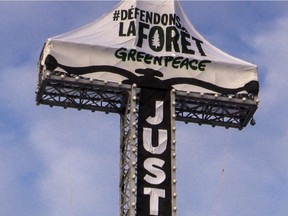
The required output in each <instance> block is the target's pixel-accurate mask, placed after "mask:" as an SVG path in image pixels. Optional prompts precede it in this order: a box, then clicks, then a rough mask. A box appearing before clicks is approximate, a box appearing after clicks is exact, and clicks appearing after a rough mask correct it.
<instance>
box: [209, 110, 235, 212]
mask: <svg viewBox="0 0 288 216" xmlns="http://www.w3.org/2000/svg"><path fill="white" fill-rule="evenodd" d="M234 117H235V113H234V114H233V118H234ZM231 133H232V132H231V131H229V132H228V136H225V137H226V138H225V142H226V147H225V150H224V151H225V152H224V159H223V162H222V165H221V170H220V175H219V181H218V186H217V191H216V195H215V200H214V204H213V209H212V216H216V215H217V213H218V211H219V207H220V203H221V198H222V194H223V188H224V182H223V180H224V175H225V169H226V168H227V165H228V162H229V156H230V146H231V145H232V134H231Z"/></svg>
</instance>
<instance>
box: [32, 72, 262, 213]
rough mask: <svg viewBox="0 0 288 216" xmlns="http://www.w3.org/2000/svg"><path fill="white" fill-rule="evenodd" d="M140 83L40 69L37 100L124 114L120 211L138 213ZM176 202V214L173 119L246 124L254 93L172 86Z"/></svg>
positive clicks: (230, 125) (235, 125) (255, 101)
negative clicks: (206, 91)
mask: <svg viewBox="0 0 288 216" xmlns="http://www.w3.org/2000/svg"><path fill="white" fill-rule="evenodd" d="M138 93H139V88H137V86H136V85H135V84H134V85H132V86H131V85H124V84H122V83H112V82H106V81H98V80H92V79H86V78H83V77H79V76H74V75H73V76H72V75H68V74H66V73H61V72H57V71H53V72H51V71H44V70H42V68H40V69H39V77H38V86H37V89H36V102H37V104H38V105H39V104H46V105H49V106H61V107H64V108H76V109H78V110H81V109H84V110H91V111H92V112H94V111H103V112H106V113H110V112H111V113H118V114H120V117H121V118H120V119H121V123H120V130H121V132H120V154H121V155H120V182H119V190H120V201H119V202H120V211H119V212H120V216H135V212H136V196H137V188H136V187H137V177H136V176H137V175H136V174H137V173H136V170H137V121H138V99H137V95H138ZM171 101H172V105H171V113H172V115H171V126H172V133H171V134H172V147H171V149H172V152H171V159H172V167H171V169H172V172H171V173H172V179H173V181H172V196H173V197H172V206H173V215H174V216H175V215H176V159H175V156H176V153H175V151H176V149H175V144H176V140H175V130H176V128H175V120H177V121H183V122H185V123H189V122H192V123H198V124H199V125H202V124H208V125H212V126H213V127H214V126H222V127H226V128H238V129H240V130H241V129H242V128H244V127H245V126H246V125H247V124H248V123H249V121H250V120H251V119H252V122H251V123H252V124H254V119H253V114H254V113H255V111H256V109H257V106H258V99H257V98H256V97H254V96H253V95H218V94H202V93H191V92H180V91H175V90H172V93H171Z"/></svg>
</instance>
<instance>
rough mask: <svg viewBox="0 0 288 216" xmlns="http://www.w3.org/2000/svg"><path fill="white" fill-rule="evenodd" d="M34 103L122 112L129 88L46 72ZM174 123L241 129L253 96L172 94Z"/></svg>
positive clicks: (249, 116) (252, 107) (254, 105)
mask: <svg viewBox="0 0 288 216" xmlns="http://www.w3.org/2000/svg"><path fill="white" fill-rule="evenodd" d="M39 74H40V75H39V82H38V88H37V90H36V93H37V97H36V101H37V104H46V105H50V106H61V107H64V108H67V107H70V108H76V109H78V110H81V109H86V110H91V111H103V112H106V113H109V112H112V113H120V114H121V113H123V112H124V110H125V107H126V106H127V101H128V96H129V91H130V89H131V86H130V85H124V84H121V83H111V82H105V81H95V80H89V79H84V78H79V77H77V76H73V77H72V76H67V74H66V75H64V74H60V73H57V72H56V73H55V72H53V74H52V73H51V72H49V71H45V72H40V73H39ZM175 102H176V104H175V113H176V120H177V121H183V122H185V123H189V122H192V123H198V124H199V125H202V124H208V125H212V126H213V127H214V126H222V127H226V128H238V129H243V128H244V127H246V126H247V124H248V123H249V121H250V120H251V119H253V115H254V113H255V111H256V110H257V107H258V101H257V98H254V97H253V95H241V94H239V95H229V96H222V95H217V94H215V95H213V94H200V93H186V92H180V91H176V100H175Z"/></svg>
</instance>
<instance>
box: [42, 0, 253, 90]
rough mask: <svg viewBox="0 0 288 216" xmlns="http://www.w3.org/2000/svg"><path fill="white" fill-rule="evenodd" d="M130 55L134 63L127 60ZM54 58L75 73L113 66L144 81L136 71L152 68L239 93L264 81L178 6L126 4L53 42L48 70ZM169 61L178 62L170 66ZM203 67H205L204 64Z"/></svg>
mask: <svg viewBox="0 0 288 216" xmlns="http://www.w3.org/2000/svg"><path fill="white" fill-rule="evenodd" d="M191 4H193V2H191ZM118 12H119V17H118V18H117V16H118ZM151 17H152V18H151ZM159 17H160V22H159V23H158V21H159ZM150 18H151V19H150ZM161 20H162V21H161ZM141 31H142V34H141ZM149 33H150V34H151V37H150V39H151V40H150V42H149ZM152 33H153V34H152ZM139 35H140V36H139ZM161 36H163V40H162V39H161ZM145 37H147V38H145ZM167 37H169V38H168V39H169V40H167ZM162 42H163V43H162ZM166 42H167V43H166ZM162 46H163V48H162V49H161V47H162ZM169 46H171V47H172V48H171V49H170V48H169ZM160 49H161V50H160ZM131 50H132V54H131ZM159 50H160V51H159ZM127 53H128V54H127ZM129 53H130V57H129V59H128V57H127V56H126V57H125V55H129ZM133 53H134V55H133ZM135 53H136V54H135ZM49 54H50V55H52V56H53V57H55V58H56V59H57V61H58V63H60V64H62V65H66V66H71V67H87V66H95V65H110V66H115V67H117V68H122V69H125V70H127V71H130V72H131V73H134V74H135V75H137V76H142V75H139V74H137V73H135V70H136V69H139V68H140V69H145V68H151V69H153V70H157V71H160V72H162V73H163V75H164V76H163V77H161V78H159V79H161V80H167V79H171V78H175V77H184V78H193V79H197V80H201V81H204V82H208V83H211V84H213V85H217V86H220V87H223V88H239V87H242V86H244V85H245V84H246V83H248V82H250V81H258V77H257V66H256V65H254V64H251V63H248V62H245V61H242V60H240V59H238V58H235V57H232V56H230V55H228V54H226V53H224V52H222V51H221V50H219V49H217V48H216V47H214V46H212V45H211V44H210V43H209V42H208V41H207V40H205V39H204V38H203V37H202V36H201V35H200V34H199V33H198V32H197V31H196V30H195V28H194V27H193V26H192V24H191V23H190V22H189V20H188V18H187V17H186V15H185V14H184V12H183V10H182V8H181V6H180V4H179V2H178V1H177V0H175V1H173V0H157V1H148V2H147V1H136V0H134V1H132V0H130V1H125V0H124V1H121V2H120V3H119V4H118V5H117V6H116V7H115V8H114V9H112V10H111V11H110V12H109V13H107V14H105V15H104V16H102V17H101V18H100V19H98V20H96V21H94V22H92V23H91V24H89V25H86V26H83V27H81V28H79V29H76V30H74V31H71V32H68V33H65V34H62V35H59V36H56V37H52V38H50V39H48V41H47V43H46V46H45V48H44V51H43V55H42V56H43V57H42V61H41V64H42V65H44V61H45V58H46V57H47V55H49ZM117 56H118V57H117ZM131 56H132V57H131ZM165 56H169V57H171V58H172V59H173V61H172V60H171V61H167V62H165ZM155 57H158V58H159V57H161V58H162V61H161V62H159V61H158V62H157V61H156V60H155ZM133 58H134V59H133ZM154 61H155V62H154ZM201 61H204V62H202V63H200V64H199V62H201ZM82 76H83V77H87V78H93V79H99V80H105V81H112V82H117V83H118V82H122V81H123V80H126V79H127V78H126V77H123V76H122V75H119V74H115V73H110V72H107V71H103V72H95V73H93V72H92V73H88V74H83V75H82ZM173 87H174V88H175V89H177V90H185V91H191V92H204V93H205V92H207V93H211V92H214V91H213V90H211V89H210V90H209V89H205V88H203V87H199V86H195V85H191V84H175V85H174V86H173Z"/></svg>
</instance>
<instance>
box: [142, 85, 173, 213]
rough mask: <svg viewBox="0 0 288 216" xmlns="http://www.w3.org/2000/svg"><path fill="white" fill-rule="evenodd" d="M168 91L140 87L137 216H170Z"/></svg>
mask: <svg viewBox="0 0 288 216" xmlns="http://www.w3.org/2000/svg"><path fill="white" fill-rule="evenodd" d="M170 103H171V99H170V90H165V89H163V90H162V89H150V88H149V89H148V88H141V92H140V102H139V119H138V171H137V179H138V185H137V216H150V215H157V216H171V215H172V207H171V205H172V201H171V145H170V144H171V122H170V119H171V118H170V116H171V110H170Z"/></svg>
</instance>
